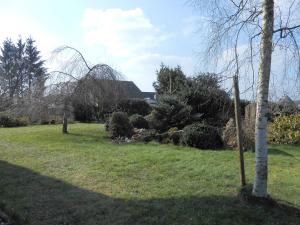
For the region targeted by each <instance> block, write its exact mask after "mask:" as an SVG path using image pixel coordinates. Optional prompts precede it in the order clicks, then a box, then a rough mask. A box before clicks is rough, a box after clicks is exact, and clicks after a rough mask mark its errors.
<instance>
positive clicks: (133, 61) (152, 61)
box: [120, 54, 195, 91]
mask: <svg viewBox="0 0 300 225" xmlns="http://www.w3.org/2000/svg"><path fill="white" fill-rule="evenodd" d="M162 62H163V63H164V64H165V65H168V66H171V67H175V66H177V65H180V66H181V67H182V70H183V71H184V72H185V73H186V74H187V75H192V74H194V72H195V61H194V59H193V58H192V57H185V56H177V55H162V54H145V55H141V56H138V57H133V58H130V59H129V60H127V61H125V62H124V63H122V64H120V70H121V71H122V72H123V73H124V74H125V75H127V74H128V75H130V79H132V80H133V81H135V83H136V84H137V85H138V86H139V87H140V88H141V89H142V90H144V91H153V87H152V83H153V82H154V81H155V80H156V70H157V69H159V66H160V64H161V63H162Z"/></svg>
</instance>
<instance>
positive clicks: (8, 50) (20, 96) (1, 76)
mask: <svg viewBox="0 0 300 225" xmlns="http://www.w3.org/2000/svg"><path fill="white" fill-rule="evenodd" d="M33 43H34V40H33V39H32V38H28V39H27V41H26V42H23V40H22V38H21V37H20V38H19V39H18V40H17V42H16V44H14V43H13V42H12V41H11V39H6V40H5V41H4V42H3V47H2V48H1V56H0V68H1V69H0V81H1V85H0V90H1V91H0V92H1V96H0V97H1V103H2V107H3V108H2V109H1V110H10V111H11V113H16V114H23V115H24V114H25V115H30V116H31V117H32V115H33V114H35V113H36V112H37V111H38V108H39V106H40V99H41V98H42V97H43V93H44V88H45V80H46V78H47V70H46V68H45V67H44V61H43V60H41V56H40V53H39V51H38V50H37V47H36V46H34V44H33ZM32 84H33V85H32ZM32 94H34V95H32Z"/></svg>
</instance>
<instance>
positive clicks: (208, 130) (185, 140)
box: [182, 123, 223, 149]
mask: <svg viewBox="0 0 300 225" xmlns="http://www.w3.org/2000/svg"><path fill="white" fill-rule="evenodd" d="M182 144H184V145H187V146H190V147H196V148H201V149H216V148H221V147H223V143H222V138H221V137H220V135H219V134H218V130H217V129H216V128H215V127H212V126H209V125H207V124H205V123H194V124H191V125H188V126H186V127H185V128H184V129H183V133H182Z"/></svg>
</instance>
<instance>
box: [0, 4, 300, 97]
mask: <svg viewBox="0 0 300 225" xmlns="http://www.w3.org/2000/svg"><path fill="white" fill-rule="evenodd" d="M281 1H282V0H276V2H279V3H280V2H281ZM283 3H284V1H283ZM0 6H1V7H0V27H1V32H0V41H1V42H2V41H3V40H4V39H5V38H6V37H11V38H13V39H16V38H17V37H18V36H19V35H22V37H24V38H25V37H28V36H29V35H31V36H32V37H33V38H34V39H35V40H36V41H37V45H38V48H39V49H40V50H41V52H42V54H43V56H44V58H45V59H47V58H48V57H49V53H50V52H51V51H52V50H53V49H55V48H56V47H59V46H61V45H69V46H72V47H75V48H77V49H78V50H80V51H81V52H82V53H83V54H84V56H85V57H86V58H87V59H88V60H89V61H90V62H91V63H107V64H109V65H111V66H113V67H114V68H116V69H117V70H118V71H120V72H121V73H122V74H123V75H124V77H125V79H127V80H133V81H134V82H135V83H136V84H137V85H138V87H139V88H140V89H141V90H143V91H152V90H153V87H152V83H153V81H155V78H156V74H155V71H156V69H158V68H159V66H160V63H161V62H164V63H165V64H167V65H170V66H176V65H177V64H178V65H180V66H182V68H183V70H184V72H185V73H186V74H187V75H193V74H195V73H197V72H199V71H210V72H214V70H215V69H216V68H215V67H213V66H211V65H209V66H207V65H206V64H205V63H203V61H201V57H200V56H201V54H200V53H201V52H202V51H203V50H204V49H205V46H204V44H203V43H204V41H205V38H207V37H206V36H205V35H203V34H206V31H207V29H205V23H204V22H203V19H201V18H202V13H201V11H199V10H198V11H197V10H195V9H194V8H193V7H191V6H190V5H188V1H187V0H176V1H175V0H173V1H172V0H164V1H162V0H151V1H150V0H131V1H130V0H98V1H96V0H94V1H92V0H76V1H75V0H73V1H71V0H51V1H50V0H9V1H7V0H0ZM242 47H243V46H241V48H242ZM274 55H275V57H274V62H273V68H274V69H273V71H275V73H278V74H280V73H281V70H280V69H281V68H280V65H281V64H280V59H279V58H280V57H281V54H280V53H279V54H278V53H274ZM202 56H203V55H202ZM256 61H258V60H257V59H256ZM256 65H258V63H257V62H256ZM256 67H257V66H256ZM290 78H291V79H292V76H291V77H282V76H280V75H278V76H273V78H272V81H271V82H273V83H274V84H279V86H277V87H275V85H272V84H271V87H273V90H274V91H276V97H281V96H282V95H283V94H290V95H291V97H293V98H300V90H299V89H297V88H299V86H293V85H294V84H295V82H289V80H290ZM251 79H252V76H251V77H250V78H249V79H248V77H247V76H245V79H244V80H242V81H241V90H242V92H243V90H245V89H247V88H248V86H249V83H251V81H250V80H251ZM283 83H286V84H285V85H282V84H283ZM291 83H292V84H291ZM225 86H226V87H227V88H230V86H231V81H228V82H227V84H225ZM291 90H292V91H291ZM290 92H291V93H290ZM274 93H275V92H272V93H271V96H275V95H274ZM244 96H246V97H248V98H249V97H251V96H254V95H253V92H252V93H251V90H250V92H247V93H246V94H245V95H244ZM242 97H243V96H242Z"/></svg>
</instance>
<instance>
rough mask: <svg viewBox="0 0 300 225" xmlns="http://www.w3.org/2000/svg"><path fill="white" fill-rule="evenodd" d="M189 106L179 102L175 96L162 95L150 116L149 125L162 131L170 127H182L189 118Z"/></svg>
mask: <svg viewBox="0 0 300 225" xmlns="http://www.w3.org/2000/svg"><path fill="white" fill-rule="evenodd" d="M190 112H191V107H190V106H188V105H186V104H185V103H184V102H181V101H180V100H179V99H178V98H177V97H175V96H162V97H160V98H159V101H158V105H157V106H155V108H154V109H153V111H152V112H151V115H150V116H147V118H148V119H149V120H150V121H149V122H150V125H151V126H153V128H155V129H156V130H158V131H160V132H164V131H167V130H169V129H170V128H171V127H177V128H179V129H181V128H183V127H184V126H185V125H186V124H187V123H188V122H189V119H190Z"/></svg>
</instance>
